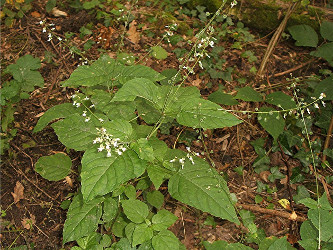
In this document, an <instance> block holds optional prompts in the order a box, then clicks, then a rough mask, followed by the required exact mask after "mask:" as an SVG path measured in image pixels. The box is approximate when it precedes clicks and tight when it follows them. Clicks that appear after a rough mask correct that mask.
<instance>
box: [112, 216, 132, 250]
mask: <svg viewBox="0 0 333 250" xmlns="http://www.w3.org/2000/svg"><path fill="white" fill-rule="evenodd" d="M129 223H131V221H130V220H129V219H127V217H126V216H125V215H124V214H123V213H120V215H119V216H117V218H116V220H115V221H114V223H113V226H112V234H114V235H115V236H116V237H119V238H122V237H125V236H126V235H125V228H126V226H127V225H128V224H129ZM126 249H130V248H126ZM124 250H125V249H124Z"/></svg>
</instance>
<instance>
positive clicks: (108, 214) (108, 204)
mask: <svg viewBox="0 0 333 250" xmlns="http://www.w3.org/2000/svg"><path fill="white" fill-rule="evenodd" d="M117 211H118V204H117V201H116V200H115V199H114V198H112V197H108V198H105V200H104V203H103V217H102V219H103V221H104V222H110V221H112V220H113V219H114V218H115V217H116V214H117Z"/></svg>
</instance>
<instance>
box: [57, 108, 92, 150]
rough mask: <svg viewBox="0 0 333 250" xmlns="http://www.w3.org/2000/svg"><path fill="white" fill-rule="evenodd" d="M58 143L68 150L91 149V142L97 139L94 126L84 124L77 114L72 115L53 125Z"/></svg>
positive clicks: (88, 123) (90, 123) (87, 123)
mask: <svg viewBox="0 0 333 250" xmlns="http://www.w3.org/2000/svg"><path fill="white" fill-rule="evenodd" d="M51 126H52V128H53V129H54V130H55V132H56V134H57V136H58V139H59V141H61V143H62V144H64V145H65V146H66V147H68V148H72V149H75V150H76V151H83V150H86V149H87V148H89V147H91V145H92V143H93V140H94V139H96V137H97V132H96V128H95V126H94V124H93V123H92V122H91V121H89V122H85V121H84V118H83V117H82V116H80V115H79V114H73V115H71V116H68V117H67V118H66V119H64V120H61V121H58V122H56V123H53V124H52V125H51Z"/></svg>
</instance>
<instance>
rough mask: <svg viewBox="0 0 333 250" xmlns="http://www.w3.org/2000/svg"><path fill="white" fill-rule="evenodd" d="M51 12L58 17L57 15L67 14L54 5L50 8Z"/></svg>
mask: <svg viewBox="0 0 333 250" xmlns="http://www.w3.org/2000/svg"><path fill="white" fill-rule="evenodd" d="M51 14H52V15H54V16H55V17H59V16H68V15H67V13H66V12H64V11H62V10H59V9H58V8H57V7H54V8H53V9H52V10H51Z"/></svg>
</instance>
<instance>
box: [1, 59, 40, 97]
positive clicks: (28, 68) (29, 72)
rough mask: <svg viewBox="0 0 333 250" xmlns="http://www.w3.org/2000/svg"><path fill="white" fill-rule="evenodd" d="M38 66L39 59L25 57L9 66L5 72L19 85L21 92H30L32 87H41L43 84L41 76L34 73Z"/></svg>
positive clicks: (36, 72)
mask: <svg viewBox="0 0 333 250" xmlns="http://www.w3.org/2000/svg"><path fill="white" fill-rule="evenodd" d="M40 66H41V63H40V59H39V58H34V57H33V56H31V55H25V56H22V57H20V58H19V59H18V60H17V61H16V63H15V64H11V65H9V66H8V67H7V68H6V69H5V72H6V73H10V74H11V75H12V76H13V77H14V79H15V80H16V81H17V82H19V83H20V85H21V89H22V90H23V91H26V92H31V91H33V90H34V86H38V87H42V86H43V84H44V79H43V77H42V75H41V74H40V73H39V72H38V71H36V70H37V69H39V68H40Z"/></svg>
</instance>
